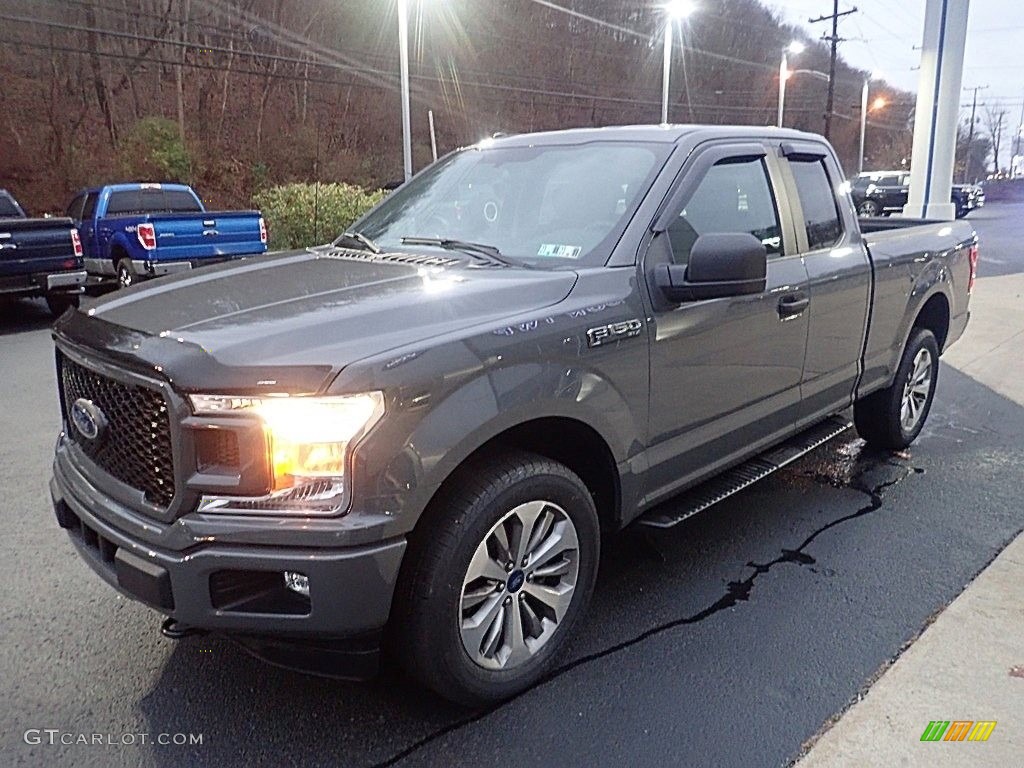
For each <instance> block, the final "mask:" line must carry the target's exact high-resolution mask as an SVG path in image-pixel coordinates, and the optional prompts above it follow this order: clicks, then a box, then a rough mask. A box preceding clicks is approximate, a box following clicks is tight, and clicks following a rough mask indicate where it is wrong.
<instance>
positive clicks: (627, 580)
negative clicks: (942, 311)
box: [0, 204, 1024, 768]
mask: <svg viewBox="0 0 1024 768" xmlns="http://www.w3.org/2000/svg"><path fill="white" fill-rule="evenodd" d="M1022 213H1024V206H1020V205H1008V204H1007V205H991V206H989V207H986V208H985V209H983V210H982V211H979V212H977V213H976V214H974V215H972V219H971V221H973V222H974V223H975V224H976V225H977V227H978V229H979V231H980V232H981V234H982V236H983V238H984V241H983V242H984V245H983V251H982V254H983V255H982V259H983V261H982V274H983V275H986V274H988V275H995V274H1012V273H1021V272H1024V257H1022V256H1021V255H1019V254H1018V253H1017V251H1016V245H1015V243H1017V242H1020V241H1021V238H1024V216H1022ZM47 325H48V318H47V317H46V315H45V310H44V309H43V307H42V305H37V304H36V303H33V302H22V303H19V304H17V305H13V306H11V307H6V308H0V436H2V440H0V493H2V498H3V500H4V503H3V505H2V506H0V568H2V572H3V580H2V586H3V589H2V590H0V643H2V645H0V648H2V650H3V652H2V653H0V765H4V766H7V765H31V766H39V765H46V766H60V765H76V766H77V765H83V766H85V765H96V766H119V765H130V766H172V765H173V766H181V765H210V766H214V765H215V766H236V765H237V766H251V765H261V764H268V765H275V766H278V765H302V766H317V765H324V766H384V765H400V766H427V765H439V764H444V765H451V764H456V765H488V766H506V765H507V766H522V765H556V764H557V765H560V766H593V765H630V766H632V767H634V768H639V766H666V765H674V766H688V765H693V766H698V765H699V766H704V765H714V766H778V765H786V764H788V763H790V762H791V761H793V760H794V759H796V758H797V756H798V755H799V754H800V752H801V748H802V745H803V744H804V743H805V742H806V741H807V740H808V739H811V738H812V737H813V736H814V735H815V734H816V733H817V732H818V731H819V730H820V729H821V728H822V725H823V724H824V723H826V722H828V721H829V720H830V719H832V718H834V717H835V716H836V715H837V714H838V713H840V712H842V711H843V710H844V709H845V708H846V707H847V706H848V705H849V704H850V703H851V702H854V701H856V700H857V698H858V697H859V696H860V695H861V694H862V693H863V692H864V691H865V690H866V689H867V688H868V686H869V685H870V684H871V682H872V681H873V680H874V679H875V677H876V676H877V675H878V674H880V672H881V671H883V670H884V669H885V667H886V666H887V665H888V664H889V663H890V662H891V660H892V659H894V658H895V657H897V656H898V655H899V654H900V653H901V651H902V650H903V649H904V647H905V646H906V645H907V644H908V643H910V642H911V641H912V640H913V639H914V638H915V637H916V636H917V635H918V634H919V633H920V631H921V630H922V629H923V628H924V627H925V626H926V625H927V624H928V623H929V621H930V620H931V619H932V618H933V617H934V616H935V615H936V614H937V613H939V612H940V611H942V610H943V608H945V607H946V606H947V605H948V604H949V603H950V602H951V601H952V600H953V599H954V598H955V597H956V596H957V595H958V594H959V593H960V592H961V591H962V590H963V588H964V586H965V585H967V584H968V583H969V582H970V581H971V580H972V579H973V578H974V577H975V576H976V574H978V573H979V572H980V571H981V570H982V569H983V568H984V567H985V566H986V565H987V564H988V563H989V562H990V561H992V559H993V558H994V557H995V556H996V555H997V554H998V553H999V552H1000V551H1001V550H1002V549H1003V547H1005V546H1006V545H1007V543H1008V542H1010V541H1011V540H1012V539H1013V538H1014V537H1015V536H1016V535H1017V534H1018V533H1019V532H1020V531H1021V529H1022V528H1024V511H1022V509H1021V506H1020V504H1019V489H1020V488H1021V487H1022V485H1024V441H1022V440H1021V435H1022V434H1024V408H1021V406H1019V405H1017V404H1016V403H1014V402H1012V401H1011V400H1009V399H1007V398H1005V397H1003V396H1001V395H999V394H998V393H996V392H995V391H993V390H991V389H989V388H987V387H986V386H984V385H982V384H980V383H979V382H978V381H976V380H974V379H972V378H971V377H969V376H967V375H965V374H963V373H961V372H959V371H957V370H956V369H954V368H952V367H950V366H945V365H944V366H943V368H942V370H941V373H940V378H939V385H938V392H937V395H936V399H935V405H934V408H933V411H932V414H931V418H930V420H929V423H928V425H927V427H926V430H925V432H924V433H923V434H922V436H921V438H920V439H919V441H918V442H917V443H916V444H915V446H914V447H913V449H912V450H911V451H910V452H908V453H905V454H900V455H895V454H880V453H874V452H870V451H867V450H865V449H864V447H863V444H862V443H861V441H859V440H858V439H857V438H856V436H855V435H854V434H852V433H848V434H847V435H845V436H843V437H840V438H838V439H836V440H835V441H833V442H832V443H831V444H829V445H827V446H825V447H823V448H822V449H819V450H818V451H816V452H814V453H813V454H811V455H809V456H808V457H806V458H805V459H803V460H801V461H799V462H797V463H795V464H794V465H791V466H790V467H789V468H787V469H786V470H783V471H782V472H779V473H777V474H776V475H774V476H772V477H771V478H769V479H767V480H765V481H763V482H761V483H759V484H757V485H755V486H753V487H752V488H750V489H748V490H747V491H744V492H743V493H741V494H738V495H737V496H734V497H732V498H731V499H729V500H727V501H725V502H722V503H721V504H719V505H717V506H716V507H713V508H712V509H710V510H708V511H707V512H705V513H703V514H702V515H699V516H697V517H696V518H692V519H690V520H688V521H686V522H684V523H683V524H681V525H679V526H677V527H676V528H674V529H672V530H669V531H667V532H650V533H648V532H639V531H627V532H626V533H624V534H623V535H621V536H619V537H618V538H617V539H615V540H613V541H611V542H609V543H608V544H607V546H606V551H605V556H604V560H603V562H602V565H601V573H600V577H599V581H598V586H597V590H596V594H595V597H594V600H593V603H592V606H591V610H590V612H589V616H588V618H587V619H586V620H585V621H584V622H583V623H582V624H581V626H580V628H579V632H578V634H577V638H576V640H575V642H574V643H573V645H572V647H571V648H570V649H569V653H568V654H567V655H566V659H565V662H564V664H563V666H561V667H560V668H559V669H558V671H557V672H556V673H555V674H554V675H553V676H552V677H551V678H550V679H548V680H547V681H545V682H543V683H541V684H540V685H538V686H536V687H535V688H533V689H531V690H530V691H527V692H526V693H524V694H522V695H521V696H519V697H517V698H515V699H513V700H512V701H510V702H507V703H505V704H503V705H502V706H499V707H497V708H495V709H492V710H487V711H474V712H467V711H465V710H460V709H457V708H455V707H453V706H451V705H448V704H446V703H444V702H443V701H441V700H439V699H437V698H436V697H434V696H433V695H431V694H429V693H427V692H425V691H423V690H421V689H420V688H418V687H416V686H415V685H414V684H412V683H411V682H409V681H408V680H406V679H405V678H404V677H403V676H402V675H400V674H399V673H397V672H395V671H393V670H390V669H388V670H386V671H385V672H384V674H383V675H382V676H381V677H380V678H379V679H377V680H375V681H373V682H371V683H366V684H353V683H343V682H337V681H331V680H324V679H318V678H312V677H306V676H302V675H298V674H295V673H292V672H289V671H286V670H282V669H278V668H274V667H271V666H268V665H266V664H264V663H262V662H260V661H257V660H255V659H253V658H251V657H249V656H248V655H246V654H245V653H244V652H243V651H241V650H239V649H238V648H237V647H236V646H234V645H233V644H231V643H229V642H227V641H224V640H220V639H217V638H191V639H188V640H185V641H181V642H178V643H174V642H172V641H169V640H165V639H164V638H162V637H161V636H160V634H159V632H158V628H159V623H160V620H159V617H158V616H157V615H156V614H155V613H153V612H152V611H150V610H149V609H147V608H144V607H142V606H140V605H138V604H135V603H133V602H131V601H128V600H125V599H123V598H121V597H120V596H118V595H117V594H116V593H115V592H114V591H113V590H111V589H110V588H109V587H108V586H107V585H106V584H104V583H103V582H102V581H101V580H100V579H99V578H98V577H97V576H95V575H94V574H93V573H92V572H91V571H90V570H89V569H88V568H87V567H86V566H85V565H84V564H83V563H82V562H80V560H79V558H78V556H77V555H76V554H75V552H74V550H73V548H72V546H71V544H70V543H69V542H68V541H67V538H66V536H65V534H64V533H63V532H62V531H61V530H60V529H58V527H57V525H56V522H55V521H54V519H53V515H52V512H51V510H50V508H49V501H48V496H47V490H46V482H47V478H48V472H49V461H50V456H51V451H52V447H53V441H54V438H55V436H56V432H57V429H58V413H57V402H56V395H55V383H54V374H53V353H52V348H51V345H50V342H49V336H48V331H47ZM1018 354H1019V353H1018ZM342 588H343V586H342ZM44 729H51V730H56V731H58V733H57V738H56V740H57V741H58V742H59V741H60V740H61V735H66V736H65V737H64V739H65V740H70V741H80V739H79V738H77V737H78V736H79V734H85V735H87V736H91V735H92V734H99V735H101V736H103V737H104V739H105V740H108V741H109V740H110V737H113V738H114V739H115V740H118V739H119V740H120V741H124V740H125V739H124V735H125V734H135V735H139V734H147V737H146V738H147V740H155V739H156V738H157V737H158V736H159V735H160V734H178V733H184V734H200V735H201V738H202V743H201V744H193V745H184V746H176V745H173V744H172V745H157V744H143V743H140V742H141V741H142V738H141V737H136V738H134V741H135V743H131V744H122V743H118V744H113V745H111V744H105V743H104V744H93V743H86V744H82V743H73V744H69V745H62V744H60V743H57V744H53V745H51V744H50V743H48V741H47V735H46V734H45V732H44ZM30 730H31V731H32V733H30V734H29V736H28V739H27V740H26V731H30ZM35 731H40V732H41V733H40V734H39V735H38V736H37V734H35ZM69 736H70V737H71V738H68V737H69ZM86 740H87V741H88V740H89V739H86ZM26 741H39V742H41V743H26Z"/></svg>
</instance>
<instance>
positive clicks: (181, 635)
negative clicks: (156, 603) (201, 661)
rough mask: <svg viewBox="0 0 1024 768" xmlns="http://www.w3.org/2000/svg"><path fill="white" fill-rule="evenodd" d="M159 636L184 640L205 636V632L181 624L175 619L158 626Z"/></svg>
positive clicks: (167, 620)
mask: <svg viewBox="0 0 1024 768" xmlns="http://www.w3.org/2000/svg"><path fill="white" fill-rule="evenodd" d="M160 634H162V635H163V636H164V637H167V638H170V639H171V640H184V639H185V638H186V637H191V636H193V635H205V634H207V632H206V630H205V629H200V628H199V627H192V626H189V625H188V624H182V623H181V622H180V621H178V620H177V619H165V620H164V623H163V624H161V625H160Z"/></svg>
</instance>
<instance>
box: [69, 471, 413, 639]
mask: <svg viewBox="0 0 1024 768" xmlns="http://www.w3.org/2000/svg"><path fill="white" fill-rule="evenodd" d="M83 482H84V478H82V477H81V476H80V475H78V474H77V473H76V472H75V471H74V469H73V467H72V466H71V465H69V464H68V463H67V462H66V461H63V460H62V459H61V457H60V455H59V454H58V458H57V460H56V461H55V463H54V476H53V478H52V479H51V481H50V495H51V497H52V501H53V507H54V512H55V514H56V516H57V521H58V523H59V524H60V526H61V527H62V528H64V529H65V530H66V531H67V532H68V534H69V535H70V538H71V541H72V543H73V544H74V545H75V547H76V549H77V550H78V552H79V554H80V555H81V556H82V558H83V559H84V560H85V561H86V563H87V564H88V565H89V566H90V567H91V568H92V569H93V570H94V571H96V573H97V574H99V575H100V576H101V577H102V578H103V579H104V580H105V581H107V582H108V583H109V584H110V585H111V586H113V587H114V588H116V589H118V590H119V591H120V592H122V593H123V594H125V595H127V596H128V597H131V598H133V599H135V600H139V601H141V602H143V603H145V604H147V605H149V606H151V607H153V608H155V609H156V610H158V611H159V612H161V613H163V614H165V615H167V616H169V617H171V618H174V619H176V620H177V621H178V622H180V623H182V624H184V625H188V626H190V627H195V628H200V629H204V630H209V631H215V632H223V633H227V634H231V635H237V636H239V637H240V638H243V637H247V638H250V639H251V638H268V637H273V638H287V639H291V640H294V641H295V642H303V641H313V640H317V641H320V640H334V639H354V640H359V639H365V638H371V637H377V636H379V635H380V632H381V630H382V628H383V627H384V625H385V624H386V622H387V618H388V614H389V612H390V609H391V598H392V595H393V592H394V586H395V582H396V581H397V578H398V571H399V567H400V565H401V560H402V555H403V554H404V552H405V545H406V542H405V539H404V538H399V539H392V540H390V541H385V542H381V543H378V544H367V545H362V546H350V547H309V546H305V547H297V546H269V545H266V544H240V543H233V542H226V541H222V540H221V537H218V536H217V535H216V534H211V535H204V536H202V537H196V538H193V539H192V540H191V541H190V542H189V545H188V546H186V547H184V548H183V549H181V550H169V549H162V548H158V547H155V546H154V545H153V544H152V543H151V542H147V541H145V540H143V539H142V538H141V537H139V536H137V535H133V534H131V533H128V531H131V530H133V528H134V529H135V530H137V529H138V526H139V524H140V516H139V515H138V514H137V513H135V512H133V511H132V510H129V509H127V508H124V507H122V506H121V505H120V504H118V503H117V502H116V501H113V500H109V499H106V497H104V496H101V495H100V494H98V493H97V492H96V489H94V488H91V487H82V488H79V485H80V484H82V483H83ZM146 525H147V526H148V527H150V528H159V527H161V524H159V523H157V522H156V521H153V522H152V523H148V522H147V523H146ZM295 525H301V522H300V521H291V520H288V521H284V520H282V522H281V526H282V528H286V527H288V526H292V527H294V526H295ZM168 527H171V528H174V527H178V528H180V527H181V520H179V521H176V522H175V523H172V524H171V525H170V526H168ZM237 528H238V522H237V521H229V520H226V521H225V529H226V530H228V529H230V531H231V533H232V534H234V535H235V536H236V538H237ZM171 539H173V537H170V538H169V540H171ZM285 571H291V572H295V573H300V574H303V575H305V576H306V577H308V579H309V596H308V598H307V597H303V596H302V595H300V594H299V593H297V592H293V591H291V590H288V589H287V588H285V586H284V576H283V574H284V572H285Z"/></svg>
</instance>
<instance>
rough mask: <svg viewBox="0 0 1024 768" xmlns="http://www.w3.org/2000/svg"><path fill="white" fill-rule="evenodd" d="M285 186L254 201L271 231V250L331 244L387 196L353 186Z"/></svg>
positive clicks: (259, 195)
mask: <svg viewBox="0 0 1024 768" xmlns="http://www.w3.org/2000/svg"><path fill="white" fill-rule="evenodd" d="M317 186H318V185H316V184H285V185H283V186H280V187H271V188H269V189H265V190H263V191H262V192H258V193H257V194H256V196H255V197H254V198H253V202H254V204H255V205H256V207H257V208H259V209H260V211H262V212H263V218H264V219H266V220H267V228H268V229H269V230H270V249H271V250H280V249H284V248H305V247H307V246H310V245H319V244H321V243H326V242H330V241H331V240H333V239H334V238H336V237H337V236H338V235H340V234H341V233H342V232H344V231H345V230H346V229H347V228H348V227H349V225H351V224H352V222H353V221H355V220H356V219H358V218H359V217H360V216H362V215H363V213H364V212H365V211H367V210H369V209H370V208H371V207H372V206H374V205H376V204H377V202H378V201H380V200H381V199H382V198H383V197H384V195H385V193H384V192H382V191H380V190H378V191H376V192H367V191H366V190H365V189H361V188H360V187H356V186H352V185H351V184H320V185H319V190H318V189H317Z"/></svg>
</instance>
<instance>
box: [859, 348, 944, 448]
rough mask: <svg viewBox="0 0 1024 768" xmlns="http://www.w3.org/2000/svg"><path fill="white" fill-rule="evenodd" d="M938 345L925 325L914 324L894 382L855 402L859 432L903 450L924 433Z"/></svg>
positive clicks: (874, 442) (873, 441)
mask: <svg viewBox="0 0 1024 768" xmlns="http://www.w3.org/2000/svg"><path fill="white" fill-rule="evenodd" d="M938 376H939V345H938V344H937V343H936V341H935V335H934V334H933V333H932V332H931V331H929V330H928V329H926V328H915V329H914V330H913V332H912V333H911V335H910V339H909V340H908V341H907V346H906V348H905V349H904V350H903V357H902V358H901V359H900V365H899V368H897V369H896V378H895V379H894V380H893V383H892V386H890V387H888V388H887V389H883V390H880V391H878V392H874V393H872V394H870V395H868V396H867V397H865V398H862V399H861V400H858V401H857V402H856V403H855V404H854V406H853V420H854V423H855V424H856V425H857V432H858V433H860V436H861V437H862V438H864V440H866V441H867V443H868V445H870V446H872V447H874V448H883V449H889V450H897V451H899V450H903V449H904V448H906V447H907V446H909V445H910V444H911V443H912V442H914V440H915V439H916V438H917V436H918V435H919V434H920V433H921V429H922V428H923V427H924V423H925V421H926V420H927V418H928V412H929V411H930V410H931V407H932V400H933V399H934V397H935V385H936V383H937V382H938Z"/></svg>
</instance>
